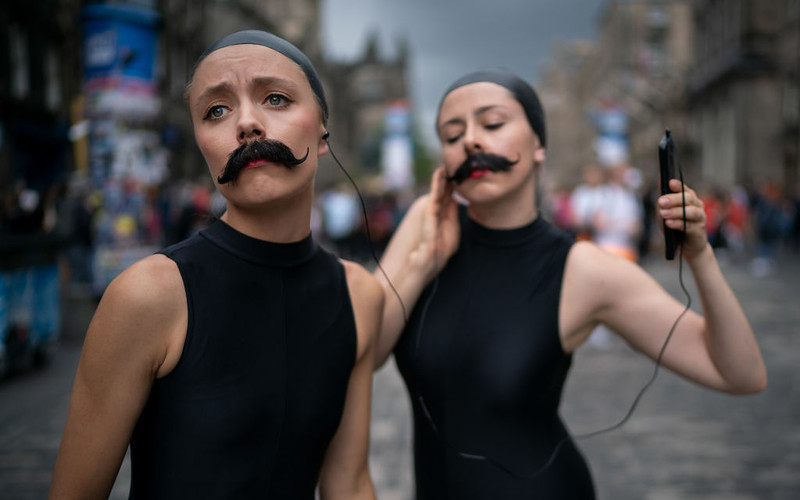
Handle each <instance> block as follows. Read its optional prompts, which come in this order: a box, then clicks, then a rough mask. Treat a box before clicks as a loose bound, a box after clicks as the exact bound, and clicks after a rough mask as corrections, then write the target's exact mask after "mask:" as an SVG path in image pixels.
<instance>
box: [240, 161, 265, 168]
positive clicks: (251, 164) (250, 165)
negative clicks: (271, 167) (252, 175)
mask: <svg viewBox="0 0 800 500" xmlns="http://www.w3.org/2000/svg"><path fill="white" fill-rule="evenodd" d="M267 163H269V161H267V160H264V159H258V160H253V161H251V162H248V163H247V165H245V166H244V169H248V168H253V167H260V166H262V165H266V164H267ZM244 169H243V170H244Z"/></svg>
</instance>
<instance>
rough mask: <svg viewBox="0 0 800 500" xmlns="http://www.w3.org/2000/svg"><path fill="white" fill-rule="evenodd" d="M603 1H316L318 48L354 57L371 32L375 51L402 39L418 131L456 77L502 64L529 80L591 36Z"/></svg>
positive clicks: (388, 50)
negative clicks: (561, 51) (566, 45)
mask: <svg viewBox="0 0 800 500" xmlns="http://www.w3.org/2000/svg"><path fill="white" fill-rule="evenodd" d="M603 3H604V0H322V2H321V5H322V18H321V22H322V43H323V47H324V50H325V53H326V55H327V56H328V57H329V58H332V59H334V60H340V61H344V60H352V59H355V58H357V57H359V56H360V55H361V53H362V52H363V50H364V45H365V42H366V40H367V38H368V36H369V34H370V33H371V32H377V33H378V36H379V40H380V42H379V48H380V50H381V53H382V54H385V55H387V56H393V55H394V53H395V47H396V40H397V39H398V38H400V37H405V38H406V39H407V40H408V43H409V46H410V51H411V60H410V68H409V70H410V75H409V76H410V83H411V94H412V95H411V98H412V101H413V103H414V105H415V108H416V109H415V112H416V114H417V119H418V120H419V121H420V123H419V125H420V126H421V127H422V130H423V131H424V132H425V133H428V132H429V131H432V130H433V120H434V115H435V112H436V107H437V106H438V103H439V99H440V98H441V94H442V92H444V90H445V89H446V88H447V86H448V85H449V84H450V83H452V82H453V81H454V80H455V79H456V78H458V77H460V76H461V75H463V74H465V73H467V72H469V71H472V70H475V69H480V68H484V67H489V66H502V67H506V68H508V69H510V70H512V71H514V72H515V73H517V74H519V75H520V76H522V77H523V78H525V79H527V80H528V81H531V82H534V83H535V82H536V80H537V79H538V70H540V69H541V67H542V65H543V64H544V63H545V62H546V61H547V60H548V59H549V57H550V54H551V49H552V47H553V46H554V44H556V43H557V42H559V41H564V40H574V39H589V40H594V39H595V32H596V23H597V17H598V15H599V11H600V8H601V6H602V5H603Z"/></svg>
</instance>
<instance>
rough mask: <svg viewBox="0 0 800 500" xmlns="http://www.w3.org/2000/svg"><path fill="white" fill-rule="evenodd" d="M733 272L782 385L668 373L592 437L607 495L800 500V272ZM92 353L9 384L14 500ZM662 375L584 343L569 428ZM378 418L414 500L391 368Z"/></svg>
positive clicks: (377, 430)
mask: <svg viewBox="0 0 800 500" xmlns="http://www.w3.org/2000/svg"><path fill="white" fill-rule="evenodd" d="M646 267H647V269H648V270H649V271H650V272H651V273H652V274H653V275H654V276H655V277H656V279H657V280H658V281H659V282H661V283H662V285H664V286H665V287H666V288H667V289H668V290H670V291H671V292H672V293H674V294H675V296H676V297H678V298H679V300H683V296H682V294H681V292H680V289H679V288H678V280H677V271H678V268H677V264H672V263H666V262H663V261H660V260H653V261H651V262H648V263H647V265H646ZM684 273H685V276H686V280H687V285H691V278H690V277H689V273H688V270H684ZM725 273H726V275H727V277H728V279H729V281H730V282H731V285H732V286H733V288H734V290H735V291H736V293H737V295H738V296H739V298H740V300H741V302H742V304H743V306H744V309H745V311H746V312H747V314H748V316H749V318H750V320H751V322H752V324H753V326H754V328H755V330H756V333H757V335H758V338H759V342H760V344H761V348H762V350H763V354H764V357H765V359H766V362H767V369H768V372H769V387H768V389H767V390H766V391H765V392H764V393H762V394H759V395H755V396H746V397H733V396H727V395H722V394H717V393H713V392H710V391H708V390H705V389H702V388H699V387H697V386H694V385H692V384H691V383H689V382H686V381H684V380H683V379H679V378H678V377H676V376H674V375H672V374H671V373H669V372H666V371H661V372H660V373H659V376H658V379H657V380H656V382H655V384H654V385H653V386H652V387H651V388H650V389H649V391H648V392H647V393H646V394H645V396H644V397H643V398H642V400H641V403H640V404H639V407H638V408H637V410H636V412H635V413H634V414H633V417H632V418H631V420H630V421H629V422H628V423H627V424H626V425H625V426H623V427H622V428H621V429H619V430H616V431H614V432H611V433H609V434H605V435H602V436H598V437H595V438H591V439H587V440H581V441H579V446H580V448H581V449H582V450H583V452H584V453H585V455H586V458H587V459H588V461H589V463H590V466H591V468H592V471H593V474H594V479H595V483H596V488H597V492H598V495H599V498H601V499H605V500H626V499H645V500H673V499H674V500H678V499H700V500H723V499H724V500H756V499H758V500H764V499H776V500H784V499H785V500H795V499H797V498H800V472H798V471H800V392H799V391H798V389H797V387H798V386H800V293H798V292H799V291H800V285H798V283H800V262H798V261H797V258H796V257H795V259H794V260H792V261H789V262H783V263H782V264H781V267H780V269H779V272H777V273H776V274H773V275H771V276H769V277H763V278H756V277H753V276H752V275H751V274H750V273H749V271H748V268H747V266H746V265H745V264H741V265H729V266H726V268H725ZM690 291H692V296H693V300H694V303H695V304H694V306H693V307H698V305H697V300H696V299H697V298H696V294H694V291H693V288H691V287H690ZM67 314H68V313H67ZM664 334H665V335H666V332H664ZM79 355H80V346H79V345H77V344H75V343H66V342H64V343H62V345H61V346H60V348H59V350H58V352H57V353H56V356H55V359H54V360H53V363H52V364H51V365H49V366H48V367H46V368H45V369H43V370H38V371H32V372H28V373H24V374H19V375H16V376H14V377H12V378H10V379H8V380H4V381H2V382H0V498H3V499H7V500H24V499H42V498H45V497H46V494H47V490H48V487H49V483H50V477H51V473H52V466H53V462H54V460H55V456H56V452H57V448H58V443H59V440H60V435H61V431H62V429H63V425H64V419H65V417H66V412H67V407H68V404H69V390H70V387H71V384H72V378H73V377H74V372H75V367H76V365H77V361H78V358H79ZM652 371H653V364H652V362H650V361H649V360H647V359H645V358H643V357H642V356H640V355H638V354H635V353H634V352H632V351H631V350H630V349H628V348H627V346H625V345H624V344H622V343H621V342H619V341H618V340H616V339H613V338H612V339H611V340H610V341H606V342H604V343H597V342H593V343H590V344H589V345H586V346H584V347H583V348H581V349H580V350H579V351H578V353H577V354H576V357H575V360H574V363H573V370H572V373H571V375H570V378H569V380H568V382H567V388H566V392H565V395H564V400H563V405H562V414H563V416H564V419H565V421H566V422H567V424H568V426H569V427H570V428H571V430H572V431H573V432H574V433H575V434H582V433H585V432H590V431H594V430H597V429H600V428H605V427H608V426H610V425H612V424H614V423H616V422H617V421H619V419H621V418H622V417H623V416H624V414H625V413H626V411H627V410H628V408H629V407H630V405H631V403H632V402H633V400H634V397H635V396H636V393H637V392H638V391H639V389H640V388H641V387H642V386H643V385H644V384H645V383H646V382H647V380H648V379H649V378H650V376H651V374H652ZM373 408H374V409H373V419H372V450H371V456H370V463H371V468H372V473H373V478H374V481H375V484H376V488H377V490H378V495H379V498H381V499H383V500H410V499H411V498H413V481H412V476H411V467H412V463H411V457H410V440H411V421H410V414H409V405H408V398H407V395H406V392H405V389H404V387H403V384H402V382H401V381H400V379H399V377H398V375H397V372H396V370H395V368H394V364H393V363H391V362H389V363H387V365H386V366H385V367H384V368H383V369H382V370H381V371H379V372H378V373H377V374H376V377H375V383H374V402H373ZM128 476H129V469H128V463H127V460H126V462H125V464H124V465H123V468H122V470H121V472H120V475H119V478H118V480H117V484H116V486H115V489H114V492H113V493H112V498H114V499H124V498H127V490H128V484H129V479H128Z"/></svg>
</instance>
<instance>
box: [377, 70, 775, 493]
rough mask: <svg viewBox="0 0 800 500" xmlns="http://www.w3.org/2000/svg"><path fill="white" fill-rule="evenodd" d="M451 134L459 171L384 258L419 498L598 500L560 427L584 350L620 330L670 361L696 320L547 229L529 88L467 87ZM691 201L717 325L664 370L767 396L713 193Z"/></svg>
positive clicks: (388, 320)
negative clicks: (714, 231) (710, 233)
mask: <svg viewBox="0 0 800 500" xmlns="http://www.w3.org/2000/svg"><path fill="white" fill-rule="evenodd" d="M436 130H437V132H438V135H439V139H440V141H441V146H442V155H443V163H444V165H443V167H441V168H439V169H438V170H436V172H435V173H434V175H433V179H432V184H431V191H430V193H429V194H428V195H426V196H423V197H421V198H420V199H418V200H417V202H416V203H415V204H414V205H413V206H412V207H411V209H410V210H409V211H408V213H407V215H406V216H405V218H404V220H403V221H402V222H401V224H400V226H399V228H398V229H397V231H396V232H395V234H394V236H393V237H392V240H391V242H390V243H389V246H388V248H387V250H386V253H385V254H384V256H383V259H382V261H381V263H382V265H383V268H384V269H385V271H386V273H387V274H388V276H389V278H390V280H391V284H392V285H393V287H394V289H396V290H397V291H398V292H399V295H400V296H401V297H402V300H403V304H404V306H405V308H406V310H409V311H410V318H409V320H408V322H407V323H406V322H405V320H404V314H403V309H402V308H401V303H400V301H399V300H398V299H397V298H396V297H394V296H392V295H391V294H388V295H387V298H386V309H385V311H384V320H383V327H382V332H381V337H380V344H379V348H378V353H377V356H376V359H377V366H380V365H381V364H382V363H383V362H384V361H385V360H386V359H387V357H388V356H389V355H390V354H391V353H392V352H393V353H394V355H395V359H396V361H397V364H398V367H399V369H400V372H401V374H402V376H403V378H404V380H405V382H406V385H407V387H408V390H409V393H410V396H411V401H412V405H413V412H414V430H415V436H414V459H415V473H416V494H417V498H420V499H428V498H435V499H441V498H458V499H473V498H474V499H488V498H541V499H559V500H564V499H573V498H575V499H583V500H585V499H588V498H593V497H594V487H593V484H592V479H591V475H590V472H589V468H588V466H587V465H586V463H585V460H584V459H583V457H582V455H581V453H580V451H579V450H578V448H577V447H576V445H575V444H574V443H573V441H572V440H571V439H570V438H569V433H568V431H567V429H566V428H565V426H564V424H563V423H562V421H561V419H560V417H559V415H558V406H559V399H560V396H561V391H562V388H563V385H564V382H565V379H566V375H567V373H568V370H569V367H570V363H571V362H572V353H573V352H574V351H575V350H576V349H577V348H578V347H579V346H580V345H582V344H583V343H584V341H585V340H586V339H587V337H588V335H589V333H590V332H591V331H592V330H593V329H594V327H595V326H596V325H598V324H606V325H608V326H609V327H610V328H611V329H613V330H614V331H616V332H617V333H618V334H619V335H620V336H621V337H622V338H623V339H624V340H625V341H627V342H628V343H629V344H630V345H631V346H632V347H633V348H635V349H637V350H639V351H640V352H642V353H644V354H645V355H647V356H649V357H650V358H652V359H657V358H658V357H659V351H660V349H661V347H662V344H663V342H664V337H665V335H666V334H667V332H669V331H670V328H671V327H672V325H673V323H674V322H675V320H676V318H678V317H679V316H680V315H681V314H682V312H683V311H684V306H683V305H682V304H680V303H679V302H678V301H677V300H675V299H674V298H673V297H672V296H670V295H669V294H668V293H667V292H666V291H664V290H663V289H662V288H661V287H660V286H659V285H658V284H657V283H656V281H655V280H653V279H652V278H651V277H650V276H649V275H647V274H646V273H645V272H644V271H643V270H642V269H641V268H640V267H638V265H637V264H636V263H634V262H632V261H630V260H628V259H625V258H622V257H620V256H618V255H614V254H611V253H608V252H605V251H603V250H602V249H600V248H599V247H598V246H597V245H595V244H593V243H590V242H573V240H572V239H571V238H570V237H568V236H567V235H565V233H563V232H562V231H560V230H558V229H556V228H554V227H553V226H551V225H549V224H548V223H547V222H545V221H544V220H542V219H541V218H540V217H539V214H538V213H537V208H536V207H537V204H536V200H535V196H536V180H537V172H538V170H539V168H540V166H541V165H542V164H543V163H544V161H545V145H546V135H545V121H544V113H543V111H542V107H541V105H540V103H539V100H538V97H537V96H536V93H535V92H534V90H533V89H532V88H531V87H530V86H529V85H528V84H527V83H526V82H524V81H523V80H522V79H520V78H519V77H517V76H515V75H513V74H511V73H509V72H507V71H504V70H484V71H478V72H475V73H471V74H468V75H466V76H464V77H462V78H461V79H459V80H457V81H456V82H455V83H454V84H453V85H452V86H451V87H450V88H449V89H448V90H447V92H446V93H445V95H444V97H443V99H442V101H441V103H440V107H439V113H438V117H437V122H436ZM670 188H671V189H672V191H673V193H672V194H669V195H665V196H661V197H660V198H659V199H658V210H659V213H660V215H661V216H662V217H663V218H664V219H665V221H666V224H667V226H668V227H670V228H672V229H677V230H683V228H684V221H683V213H684V207H683V206H682V205H681V203H682V201H681V200H682V195H681V193H680V191H681V183H680V182H679V181H678V180H674V179H673V180H672V181H671V183H670ZM454 191H455V192H457V193H458V194H459V195H460V196H461V197H462V198H463V199H465V200H466V201H467V202H468V205H459V204H458V203H457V202H456V200H455V199H454V198H453V197H452V193H453V192H454ZM684 193H685V198H686V206H685V214H686V232H685V235H684V239H683V242H682V245H681V250H680V251H681V254H682V258H684V259H686V261H687V263H688V265H689V267H690V269H691V270H692V273H693V274H694V278H695V281H696V283H697V293H698V294H699V295H700V298H701V300H700V303H701V304H702V307H703V314H704V315H700V314H698V313H696V312H693V311H689V312H687V313H686V315H685V316H683V318H682V319H681V320H680V322H679V323H678V325H677V328H676V331H675V335H674V337H673V338H672V340H671V342H670V346H669V349H667V350H666V351H665V352H664V356H663V360H662V361H663V364H664V366H666V367H668V368H670V369H671V370H673V371H675V372H676V373H678V374H680V375H682V376H684V377H686V378H688V379H689V380H692V381H694V382H696V383H698V384H701V385H704V386H706V387H709V388H712V389H715V390H718V391H723V392H728V393H733V394H742V393H751V392H758V391H761V390H763V388H764V387H765V384H766V372H765V368H764V363H763V361H762V359H761V354H760V352H759V348H758V346H757V344H756V340H755V337H754V335H753V332H752V329H751V327H750V325H749V323H748V320H747V317H746V316H745V315H744V312H743V311H742V308H741V307H740V305H739V303H738V301H737V300H736V298H735V296H734V295H733V293H732V291H731V289H730V287H729V286H728V284H727V283H726V281H725V278H724V277H723V275H722V273H721V271H720V268H719V266H718V265H717V262H716V259H715V257H714V253H713V251H712V249H711V247H710V246H709V244H708V240H707V238H706V231H705V217H704V214H703V210H702V206H701V204H700V202H699V200H698V198H697V195H696V194H695V192H694V191H693V190H691V189H689V188H688V187H686V188H685V190H684ZM376 276H378V277H379V279H380V280H381V281H382V283H383V284H384V286H385V287H387V289H388V287H389V283H388V282H387V281H386V280H385V279H384V278H382V277H381V274H380V273H376Z"/></svg>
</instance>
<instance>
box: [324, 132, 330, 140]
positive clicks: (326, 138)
mask: <svg viewBox="0 0 800 500" xmlns="http://www.w3.org/2000/svg"><path fill="white" fill-rule="evenodd" d="M330 136H331V133H330V132H325V135H323V136H322V140H323V141H327V140H328V137H330Z"/></svg>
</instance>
